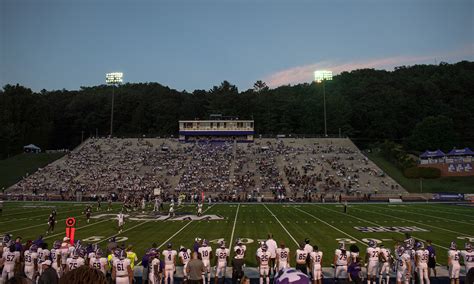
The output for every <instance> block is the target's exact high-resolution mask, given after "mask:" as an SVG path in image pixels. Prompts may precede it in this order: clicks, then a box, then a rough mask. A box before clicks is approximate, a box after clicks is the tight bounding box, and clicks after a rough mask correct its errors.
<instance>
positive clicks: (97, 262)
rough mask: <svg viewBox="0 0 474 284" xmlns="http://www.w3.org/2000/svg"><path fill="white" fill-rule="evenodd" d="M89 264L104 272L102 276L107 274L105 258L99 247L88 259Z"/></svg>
mask: <svg viewBox="0 0 474 284" xmlns="http://www.w3.org/2000/svg"><path fill="white" fill-rule="evenodd" d="M89 266H90V267H92V268H95V269H98V270H100V271H101V272H102V273H104V276H105V275H107V270H108V265H107V258H105V257H103V253H102V250H101V249H97V250H96V251H95V254H94V256H93V257H92V258H91V259H90V260H89Z"/></svg>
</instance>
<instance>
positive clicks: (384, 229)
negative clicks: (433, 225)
mask: <svg viewBox="0 0 474 284" xmlns="http://www.w3.org/2000/svg"><path fill="white" fill-rule="evenodd" d="M354 229H356V230H359V231H361V232H363V233H385V232H429V231H428V230H425V229H423V228H420V227H417V226H407V227H398V226H397V227H354Z"/></svg>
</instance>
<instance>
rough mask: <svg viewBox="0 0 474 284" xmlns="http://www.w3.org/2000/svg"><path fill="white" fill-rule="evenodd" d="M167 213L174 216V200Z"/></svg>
mask: <svg viewBox="0 0 474 284" xmlns="http://www.w3.org/2000/svg"><path fill="white" fill-rule="evenodd" d="M169 215H170V216H171V217H174V216H175V213H174V202H173V203H171V204H170V209H169Z"/></svg>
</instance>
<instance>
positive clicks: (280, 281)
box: [274, 268, 310, 284]
mask: <svg viewBox="0 0 474 284" xmlns="http://www.w3.org/2000/svg"><path fill="white" fill-rule="evenodd" d="M274 283H275V284H308V283H310V281H309V278H308V276H307V275H306V274H304V273H303V272H301V271H299V270H296V269H294V268H287V269H282V270H280V272H278V274H277V275H276V276H275V281H274Z"/></svg>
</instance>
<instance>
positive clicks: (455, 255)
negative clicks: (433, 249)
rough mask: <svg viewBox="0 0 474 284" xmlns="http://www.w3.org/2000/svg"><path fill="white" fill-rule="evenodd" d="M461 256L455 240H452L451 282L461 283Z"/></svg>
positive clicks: (450, 250)
mask: <svg viewBox="0 0 474 284" xmlns="http://www.w3.org/2000/svg"><path fill="white" fill-rule="evenodd" d="M459 258H460V255H459V251H458V250H457V245H456V243H455V242H451V245H450V247H449V250H448V267H449V279H451V284H459V271H460V270H461V265H460V264H459Z"/></svg>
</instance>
